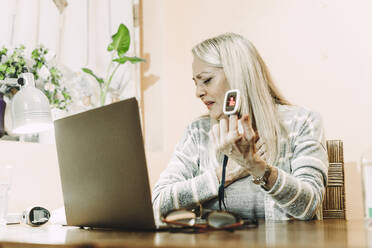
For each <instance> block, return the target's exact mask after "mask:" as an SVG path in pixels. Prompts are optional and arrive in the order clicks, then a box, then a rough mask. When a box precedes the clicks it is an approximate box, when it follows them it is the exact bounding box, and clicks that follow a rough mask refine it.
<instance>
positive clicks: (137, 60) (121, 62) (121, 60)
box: [112, 56, 146, 64]
mask: <svg viewBox="0 0 372 248" xmlns="http://www.w3.org/2000/svg"><path fill="white" fill-rule="evenodd" d="M112 61H114V62H118V63H119V64H124V63H125V62H127V61H129V62H131V63H132V64H135V63H138V62H144V61H146V60H144V59H142V58H138V57H126V56H124V57H121V58H118V59H113V60H112Z"/></svg>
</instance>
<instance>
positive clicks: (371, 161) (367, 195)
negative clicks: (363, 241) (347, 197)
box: [360, 149, 372, 221]
mask: <svg viewBox="0 0 372 248" xmlns="http://www.w3.org/2000/svg"><path fill="white" fill-rule="evenodd" d="M360 164H361V173H362V190H363V203H364V204H363V207H364V217H365V218H367V219H369V220H370V221H372V149H369V150H367V151H366V152H364V153H363V154H362V156H361V163H360Z"/></svg>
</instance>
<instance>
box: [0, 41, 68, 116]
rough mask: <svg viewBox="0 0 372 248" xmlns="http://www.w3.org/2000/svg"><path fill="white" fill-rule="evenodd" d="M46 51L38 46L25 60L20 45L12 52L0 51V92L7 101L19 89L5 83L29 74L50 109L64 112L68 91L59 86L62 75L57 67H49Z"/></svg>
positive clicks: (22, 48)
mask: <svg viewBox="0 0 372 248" xmlns="http://www.w3.org/2000/svg"><path fill="white" fill-rule="evenodd" d="M47 54H48V49H47V48H45V47H44V46H42V45H40V46H39V47H37V48H35V49H34V50H33V51H32V52H31V56H30V57H29V58H26V56H25V47H24V46H23V45H21V46H20V47H16V48H14V49H13V51H10V49H8V48H6V47H3V48H2V49H1V50H0V61H1V62H0V80H3V81H1V82H0V86H1V87H0V92H1V93H3V94H5V95H6V96H7V97H8V98H9V99H11V98H12V97H13V95H14V94H15V93H16V92H17V91H18V90H19V89H20V86H19V85H18V84H17V83H9V82H6V80H7V79H11V78H15V79H16V78H18V77H19V75H20V74H21V73H24V72H31V73H32V74H33V75H34V78H35V82H36V87H37V88H39V89H40V90H41V91H43V93H44V94H45V95H46V96H47V97H48V100H49V103H50V105H51V106H52V107H55V108H58V109H62V110H65V109H67V107H68V105H69V104H70V103H71V96H70V94H69V92H68V90H67V89H66V88H65V87H63V86H62V85H61V83H60V82H61V80H62V74H61V72H60V71H59V70H58V68H57V67H55V66H52V65H49V64H48V62H47V60H46V58H45V56H46V55H47Z"/></svg>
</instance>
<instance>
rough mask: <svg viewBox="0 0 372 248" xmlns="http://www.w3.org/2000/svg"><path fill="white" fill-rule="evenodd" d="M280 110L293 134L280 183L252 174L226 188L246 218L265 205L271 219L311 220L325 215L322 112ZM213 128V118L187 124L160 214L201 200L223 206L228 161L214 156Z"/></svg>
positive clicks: (159, 194)
mask: <svg viewBox="0 0 372 248" xmlns="http://www.w3.org/2000/svg"><path fill="white" fill-rule="evenodd" d="M278 114H279V118H280V120H281V121H282V124H283V127H284V128H286V130H287V132H288V139H282V140H281V146H280V159H279V160H278V162H277V164H275V165H274V166H276V167H277V168H278V178H277V180H276V182H275V184H274V186H273V187H272V189H270V190H269V191H266V190H264V189H263V188H261V187H259V186H257V185H255V184H252V182H251V178H250V177H247V178H243V179H240V180H238V181H235V182H234V183H232V184H231V185H230V186H228V187H227V188H226V189H225V191H226V195H227V199H226V200H227V208H228V210H229V211H232V212H234V213H236V214H239V215H241V216H242V217H251V215H252V211H258V210H259V209H262V206H264V213H262V214H261V215H263V216H264V217H265V219H266V220H287V219H290V218H295V219H301V220H309V219H312V218H313V217H314V215H316V216H317V217H318V218H321V205H322V200H323V196H324V192H325V185H326V182H327V174H328V157H327V151H326V148H325V136H324V132H323V125H322V120H321V117H320V116H319V114H317V113H314V112H312V111H310V110H308V109H306V108H303V107H299V106H288V105H278ZM209 130H210V119H209V118H208V117H200V118H198V119H197V120H195V121H194V122H192V123H191V124H190V125H189V126H188V128H187V129H186V132H185V134H184V136H183V137H182V139H181V140H180V142H179V143H178V145H177V146H176V148H175V151H174V154H173V157H172V158H171V160H170V162H169V164H168V167H167V168H166V169H165V170H164V171H163V172H162V173H161V175H160V178H159V180H158V182H157V183H156V185H155V187H154V190H153V194H152V202H153V208H154V213H155V216H157V217H159V216H160V215H162V214H165V213H167V212H169V211H170V210H173V209H178V208H194V207H196V206H197V205H198V204H203V206H205V207H208V208H216V207H217V204H216V201H217V200H216V199H217V196H218V186H219V185H218V184H219V182H218V178H217V176H216V173H215V168H216V167H217V166H219V165H221V164H222V161H221V160H219V161H218V160H216V159H210V158H209V152H208V145H209V136H208V132H209ZM213 161H215V162H213ZM218 162H219V164H218ZM229 196H230V199H229ZM226 200H225V201H226ZM254 214H255V215H257V214H256V212H254ZM259 215H260V214H259Z"/></svg>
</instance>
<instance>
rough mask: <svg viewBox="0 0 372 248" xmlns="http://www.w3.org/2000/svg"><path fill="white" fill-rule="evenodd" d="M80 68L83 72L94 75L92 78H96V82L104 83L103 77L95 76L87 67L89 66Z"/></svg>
mask: <svg viewBox="0 0 372 248" xmlns="http://www.w3.org/2000/svg"><path fill="white" fill-rule="evenodd" d="M82 70H83V72H85V73H87V74H89V75H91V76H92V77H94V78H95V79H96V80H97V82H98V83H100V84H103V83H104V81H103V79H102V78H100V77H97V76H96V75H95V74H94V73H93V72H92V70H91V69H89V68H82Z"/></svg>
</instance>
